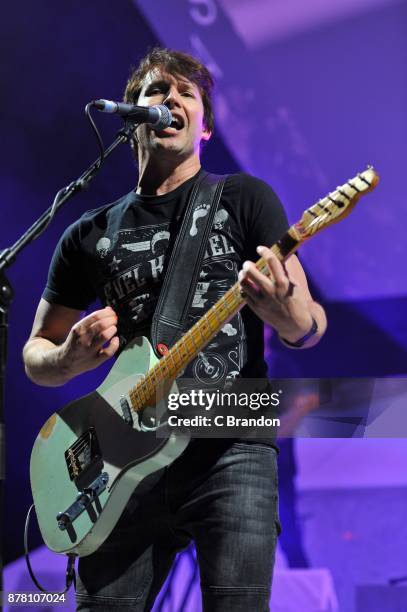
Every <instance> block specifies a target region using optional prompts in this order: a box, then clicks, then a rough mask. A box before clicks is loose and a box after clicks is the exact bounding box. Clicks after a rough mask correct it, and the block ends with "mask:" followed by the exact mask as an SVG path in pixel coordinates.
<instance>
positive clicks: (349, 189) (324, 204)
mask: <svg viewBox="0 0 407 612" xmlns="http://www.w3.org/2000/svg"><path fill="white" fill-rule="evenodd" d="M378 182H379V176H378V174H376V172H375V170H374V168H372V167H371V166H369V167H368V168H367V170H365V171H364V172H361V173H360V174H357V175H356V176H355V177H354V178H353V179H350V180H349V181H348V182H347V183H345V184H344V185H342V186H341V187H337V188H336V190H335V191H333V192H332V193H330V194H328V195H327V196H326V197H325V198H322V199H321V200H319V201H318V202H317V203H316V204H314V205H313V206H311V207H310V208H308V209H307V210H306V211H305V212H304V213H303V215H302V217H301V219H300V221H299V222H298V223H296V224H295V229H296V230H297V231H298V232H299V234H300V235H301V239H302V240H306V239H307V238H310V237H311V236H313V235H314V234H316V233H317V232H319V231H320V230H321V229H323V228H325V227H328V225H332V224H333V223H337V222H338V221H341V220H342V219H344V218H345V217H346V216H347V215H349V213H350V212H351V211H352V210H353V208H354V207H355V205H356V203H357V202H358V200H359V198H361V196H363V195H365V194H366V193H369V192H370V191H373V189H374V188H375V187H376V185H377V183H378Z"/></svg>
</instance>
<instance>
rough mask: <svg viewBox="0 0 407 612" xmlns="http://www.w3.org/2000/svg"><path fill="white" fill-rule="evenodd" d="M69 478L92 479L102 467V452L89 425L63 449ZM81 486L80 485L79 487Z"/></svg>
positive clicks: (74, 479) (93, 430)
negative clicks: (74, 440) (66, 448)
mask: <svg viewBox="0 0 407 612" xmlns="http://www.w3.org/2000/svg"><path fill="white" fill-rule="evenodd" d="M65 461H66V466H67V468H68V473H69V478H70V479H71V480H73V481H75V482H76V483H77V484H79V483H78V482H77V481H78V479H79V481H84V480H89V479H90V480H93V477H94V476H95V475H96V473H98V472H99V473H100V471H101V470H102V467H103V461H102V453H101V451H100V446H99V442H98V439H97V436H96V431H95V428H94V427H90V428H89V429H88V430H87V431H85V432H84V433H83V434H82V435H81V436H80V437H79V438H78V439H77V440H76V442H74V443H73V444H72V446H70V447H69V448H68V450H66V451H65ZM79 488H82V487H79Z"/></svg>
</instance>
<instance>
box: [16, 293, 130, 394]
mask: <svg viewBox="0 0 407 612" xmlns="http://www.w3.org/2000/svg"><path fill="white" fill-rule="evenodd" d="M82 316H83V312H82V311H80V310H76V309H73V308H68V307H66V306H60V305H59V304H51V303H49V302H47V301H46V300H44V299H41V300H40V303H39V305H38V309H37V313H36V315H35V320H34V324H33V329H32V332H31V335H30V338H29V340H28V342H27V343H26V345H25V347H24V351H23V359H24V364H25V369H26V372H27V375H28V376H29V378H31V380H32V381H33V382H35V383H37V384H39V385H45V386H50V387H54V386H59V385H63V384H65V383H66V382H68V381H69V380H71V379H72V378H74V377H75V376H77V375H78V374H81V373H82V372H87V371H88V370H93V369H94V368H97V367H98V366H99V365H100V364H102V363H104V362H105V361H106V360H107V359H110V358H111V357H112V356H113V355H114V354H115V353H116V352H117V351H118V349H119V338H118V336H117V315H116V313H115V312H114V310H113V309H112V308H111V307H110V306H107V307H106V308H102V309H101V310H96V311H95V312H92V313H91V314H89V315H87V316H86V317H83V318H82Z"/></svg>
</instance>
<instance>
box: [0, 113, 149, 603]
mask: <svg viewBox="0 0 407 612" xmlns="http://www.w3.org/2000/svg"><path fill="white" fill-rule="evenodd" d="M136 128H137V124H135V123H134V122H132V121H130V120H128V121H126V123H125V125H124V127H123V128H122V129H121V130H119V132H118V134H117V137H116V139H115V140H114V141H113V142H112V144H111V145H110V146H109V148H108V149H107V150H106V151H105V153H104V159H106V158H107V157H109V155H110V154H111V153H112V152H113V151H114V149H116V147H117V146H118V145H119V144H122V143H126V142H128V141H129V140H130V138H131V136H132V134H133V131H134V130H135V129H136ZM100 166H101V161H100V158H98V159H97V160H96V161H94V162H93V164H91V165H90V166H89V168H88V169H87V170H85V172H84V173H83V174H82V175H81V176H80V177H79V178H78V179H76V180H75V181H72V183H70V184H69V185H68V186H67V187H64V188H63V189H61V190H60V191H59V192H58V194H57V195H56V197H55V200H54V203H53V204H52V206H50V207H49V208H48V209H47V210H46V211H45V212H43V213H42V215H41V216H40V217H39V218H38V219H37V220H36V221H35V222H34V223H33V225H31V227H30V228H29V229H28V230H27V231H26V232H25V233H24V234H23V235H22V236H21V238H19V239H18V240H17V242H15V243H14V244H13V245H12V246H11V247H8V248H6V249H4V250H3V251H1V252H0V519H1V525H3V520H2V519H3V488H4V487H3V482H2V481H3V480H4V478H5V467H4V466H5V438H6V435H5V427H4V388H5V370H6V363H7V337H8V313H9V310H10V306H11V302H12V300H13V297H14V291H13V288H12V286H11V284H10V282H9V280H8V279H7V277H6V274H5V271H6V269H7V268H8V267H10V265H11V264H12V263H13V262H14V261H15V259H16V258H17V255H18V254H19V253H20V251H22V250H23V249H24V248H25V247H26V246H27V245H28V244H30V242H33V241H34V240H35V239H36V238H38V236H39V235H40V234H41V233H42V232H43V231H45V229H46V228H47V226H48V225H49V223H50V222H51V220H52V219H53V217H54V215H55V213H56V212H57V211H58V210H59V209H60V208H61V206H63V204H65V203H66V202H67V201H68V200H70V199H71V198H72V197H73V196H74V195H75V194H76V193H78V192H80V191H83V190H84V189H86V188H87V187H88V185H89V183H90V181H91V180H92V179H93V178H94V176H95V175H96V173H97V171H98V170H99V169H100ZM0 529H1V527H0ZM2 543H3V536H2V531H1V532H0V544H1V548H2ZM2 569H3V563H2V558H0V592H2V591H3V572H2ZM0 606H1V602H0Z"/></svg>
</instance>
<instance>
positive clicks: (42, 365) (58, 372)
mask: <svg viewBox="0 0 407 612" xmlns="http://www.w3.org/2000/svg"><path fill="white" fill-rule="evenodd" d="M23 360H24V365H25V371H26V373H27V376H28V377H29V378H30V379H31V380H32V381H33V382H35V383H36V384H37V385H43V386H45V387H59V386H61V385H64V384H65V383H66V382H68V381H69V380H70V379H71V378H72V375H71V374H70V372H69V369H68V368H67V366H66V365H65V363H64V361H63V359H62V350H61V346H58V345H56V344H54V343H53V342H51V341H50V340H47V339H46V338H32V339H31V340H29V341H28V342H27V344H26V345H25V347H24V350H23Z"/></svg>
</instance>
